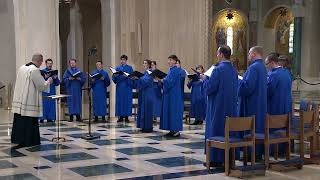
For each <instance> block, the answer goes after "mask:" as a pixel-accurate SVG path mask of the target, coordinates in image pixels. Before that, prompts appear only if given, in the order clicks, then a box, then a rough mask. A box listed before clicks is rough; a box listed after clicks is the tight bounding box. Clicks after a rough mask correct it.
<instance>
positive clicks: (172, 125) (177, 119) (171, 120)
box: [158, 56, 183, 137]
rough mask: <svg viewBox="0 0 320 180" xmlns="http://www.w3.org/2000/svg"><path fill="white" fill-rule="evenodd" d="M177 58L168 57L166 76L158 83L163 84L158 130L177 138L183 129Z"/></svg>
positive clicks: (179, 72) (179, 74) (179, 73)
mask: <svg viewBox="0 0 320 180" xmlns="http://www.w3.org/2000/svg"><path fill="white" fill-rule="evenodd" d="M177 60H178V58H176V57H174V56H169V58H168V65H169V67H170V69H169V72H168V74H167V76H166V77H165V78H164V79H162V80H160V79H158V80H159V81H162V83H163V101H162V112H161V117H160V129H162V130H168V131H170V132H169V133H168V134H167V136H172V137H178V136H180V132H179V131H182V129H183V126H182V116H183V101H182V98H178V97H181V96H182V95H181V93H182V90H181V70H180V69H179V68H177V66H176V62H177Z"/></svg>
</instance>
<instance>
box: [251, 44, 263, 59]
mask: <svg viewBox="0 0 320 180" xmlns="http://www.w3.org/2000/svg"><path fill="white" fill-rule="evenodd" d="M262 56H263V48H262V47H261V46H254V47H252V48H251V49H250V50H249V53H248V59H249V62H251V61H254V60H256V59H262Z"/></svg>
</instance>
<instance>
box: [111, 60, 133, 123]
mask: <svg viewBox="0 0 320 180" xmlns="http://www.w3.org/2000/svg"><path fill="white" fill-rule="evenodd" d="M127 60H128V56H126V55H122V56H121V57H120V66H118V67H116V70H117V71H122V72H126V73H129V74H131V73H132V72H133V69H132V67H131V66H129V65H127ZM128 79H129V78H128V77H127V76H125V75H123V74H122V75H120V74H113V75H112V81H113V82H114V83H115V84H116V116H118V122H123V119H124V118H125V122H127V123H129V119H128V116H131V115H132V87H131V86H130V85H129V84H128Z"/></svg>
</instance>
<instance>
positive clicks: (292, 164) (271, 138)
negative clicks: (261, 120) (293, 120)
mask: <svg viewBox="0 0 320 180" xmlns="http://www.w3.org/2000/svg"><path fill="white" fill-rule="evenodd" d="M290 131H291V127H290V113H288V114H283V115H268V114H267V116H266V120H265V132H264V135H259V134H256V138H257V141H256V143H264V149H265V151H264V160H265V165H266V167H267V168H270V169H272V170H276V171H286V170H291V169H292V168H297V169H301V168H302V166H303V161H302V159H300V158H298V159H292V160H290V152H291V151H290V148H291V145H290V143H291V139H290V137H291V133H290ZM260 136H261V137H260ZM282 143H286V160H285V161H275V162H272V163H270V164H269V153H270V145H274V146H275V152H274V153H273V154H274V158H275V160H278V149H279V144H282Z"/></svg>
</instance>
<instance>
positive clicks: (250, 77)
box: [238, 59, 267, 158]
mask: <svg viewBox="0 0 320 180" xmlns="http://www.w3.org/2000/svg"><path fill="white" fill-rule="evenodd" d="M238 95H239V99H240V102H239V104H240V110H239V114H240V116H241V117H247V116H252V115H255V120H256V121H255V125H256V132H257V133H264V124H265V116H266V113H267V69H266V67H265V65H264V63H263V60H262V59H256V60H254V61H253V62H252V63H251V64H250V66H249V67H248V69H247V71H246V72H245V73H244V76H243V79H242V80H241V82H240V85H239V92H238ZM262 152H263V146H262V145H258V146H256V156H257V157H259V158H260V157H261V155H262Z"/></svg>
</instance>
